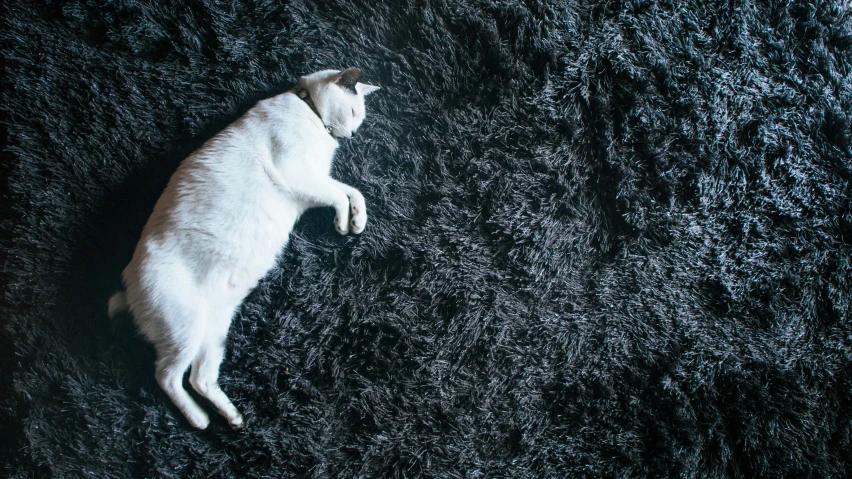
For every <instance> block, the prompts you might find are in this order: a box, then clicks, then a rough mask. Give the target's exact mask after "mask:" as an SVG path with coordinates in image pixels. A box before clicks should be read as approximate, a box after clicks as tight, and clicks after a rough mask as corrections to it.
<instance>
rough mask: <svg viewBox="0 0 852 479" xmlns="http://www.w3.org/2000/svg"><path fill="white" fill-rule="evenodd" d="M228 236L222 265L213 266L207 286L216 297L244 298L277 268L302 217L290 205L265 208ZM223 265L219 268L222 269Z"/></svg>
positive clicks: (227, 234)
mask: <svg viewBox="0 0 852 479" xmlns="http://www.w3.org/2000/svg"><path fill="white" fill-rule="evenodd" d="M254 213H256V214H255V215H253V217H252V218H250V219H244V221H242V222H241V224H239V225H234V228H233V229H232V230H231V231H229V232H227V233H226V238H227V240H226V241H225V242H224V243H223V245H222V252H221V253H222V254H221V257H222V258H223V259H224V260H225V261H223V263H222V264H221V265H218V266H217V265H211V269H210V275H209V277H208V278H207V281H206V282H207V286H208V288H210V289H211V290H212V292H213V293H214V294H216V293H225V294H227V295H228V296H231V295H235V296H240V297H244V296H245V295H246V294H248V292H249V290H251V289H252V288H254V287H255V286H256V285H257V282H258V281H259V280H260V279H261V278H263V276H264V275H266V273H267V272H268V271H269V270H270V269H271V268H272V267H273V266H274V265H275V262H276V260H277V258H278V256H279V255H280V254H281V252H282V251H283V249H284V247H285V246H286V245H287V241H288V239H289V237H290V232H291V231H292V229H293V225H294V224H295V222H296V220H297V219H298V216H299V211H298V210H297V209H296V208H295V207H293V206H291V205H284V204H281V205H277V207H272V208H270V207H268V205H267V207H264V208H263V209H262V210H260V211H255V212H254ZM219 266H220V267H219Z"/></svg>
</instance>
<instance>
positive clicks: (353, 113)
mask: <svg viewBox="0 0 852 479" xmlns="http://www.w3.org/2000/svg"><path fill="white" fill-rule="evenodd" d="M352 118H355V109H354V108H353V109H352Z"/></svg>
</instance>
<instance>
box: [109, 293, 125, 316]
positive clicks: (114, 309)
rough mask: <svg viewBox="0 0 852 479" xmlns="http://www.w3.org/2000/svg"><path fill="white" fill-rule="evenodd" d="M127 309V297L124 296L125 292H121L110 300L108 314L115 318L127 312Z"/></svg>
mask: <svg viewBox="0 0 852 479" xmlns="http://www.w3.org/2000/svg"><path fill="white" fill-rule="evenodd" d="M127 309H128V307H127V295H126V294H124V291H119V292H117V293H115V294H114V295H112V297H111V298H109V303H107V314H109V317H110V318H114V317H115V315H116V314H118V313H120V312H122V311H127Z"/></svg>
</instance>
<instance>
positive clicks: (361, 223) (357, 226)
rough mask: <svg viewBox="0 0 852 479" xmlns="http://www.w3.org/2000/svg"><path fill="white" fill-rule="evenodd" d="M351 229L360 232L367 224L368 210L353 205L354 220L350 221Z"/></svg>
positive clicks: (356, 232)
mask: <svg viewBox="0 0 852 479" xmlns="http://www.w3.org/2000/svg"><path fill="white" fill-rule="evenodd" d="M349 226H350V228H349V231H351V232H353V233H355V234H359V233H361V232H362V231H364V227H365V226H367V212H366V211H364V209H363V208H361V209H359V208H357V207H355V206H353V207H352V220H350V221H349Z"/></svg>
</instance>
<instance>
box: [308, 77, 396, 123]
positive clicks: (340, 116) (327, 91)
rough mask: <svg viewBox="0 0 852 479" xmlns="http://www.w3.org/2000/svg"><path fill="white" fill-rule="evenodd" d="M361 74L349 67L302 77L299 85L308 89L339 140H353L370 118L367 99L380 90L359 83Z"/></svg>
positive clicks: (323, 117) (323, 118) (324, 119)
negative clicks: (363, 123)
mask: <svg viewBox="0 0 852 479" xmlns="http://www.w3.org/2000/svg"><path fill="white" fill-rule="evenodd" d="M360 75H361V71H360V70H358V69H357V68H347V69H346V70H343V71H338V70H323V71H321V72H316V73H311V74H310V75H307V76H303V77H302V78H299V85H300V86H301V87H302V88H304V89H305V90H308V93H310V95H311V99H312V100H313V101H314V105H316V107H317V111H318V112H319V114H320V116H322V120H323V122H324V123H325V124H326V125H327V126H330V127H331V134H332V135H334V136H336V137H340V138H351V137H352V134H353V133H355V130H357V129H358V127H359V126H361V122H363V121H364V117H366V116H367V112H366V110H365V109H364V97H365V96H367V95H369V94H370V93H373V92H374V91H376V90H378V89H379V87H377V86H373V85H367V84H365V83H358V77H359V76H360Z"/></svg>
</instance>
